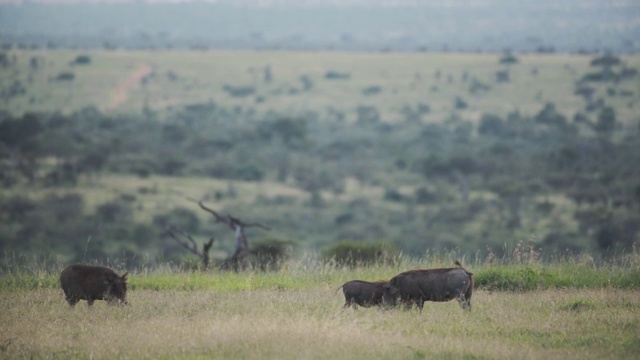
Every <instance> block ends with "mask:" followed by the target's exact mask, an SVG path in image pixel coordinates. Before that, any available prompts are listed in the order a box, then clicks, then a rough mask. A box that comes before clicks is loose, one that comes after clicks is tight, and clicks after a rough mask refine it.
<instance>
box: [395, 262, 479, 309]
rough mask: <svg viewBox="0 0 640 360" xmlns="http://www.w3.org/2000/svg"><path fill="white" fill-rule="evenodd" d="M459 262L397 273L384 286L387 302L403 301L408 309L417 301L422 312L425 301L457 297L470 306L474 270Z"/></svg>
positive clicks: (460, 301)
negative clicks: (453, 265)
mask: <svg viewBox="0 0 640 360" xmlns="http://www.w3.org/2000/svg"><path fill="white" fill-rule="evenodd" d="M456 265H457V266H458V267H455V268H444V269H418V270H410V271H406V272H403V273H401V274H398V275H396V276H394V277H393V278H392V279H391V280H389V283H388V284H387V285H385V286H384V294H383V301H384V304H385V305H387V306H397V305H398V303H400V304H402V305H404V306H405V308H407V309H410V308H411V307H413V304H415V305H416V306H417V307H418V309H420V311H421V312H422V308H423V307H424V302H425V301H449V300H453V299H456V300H458V303H459V304H460V306H461V307H462V308H463V309H464V310H471V295H472V294H473V273H471V272H469V271H467V270H466V269H464V268H463V267H462V265H460V262H458V261H456Z"/></svg>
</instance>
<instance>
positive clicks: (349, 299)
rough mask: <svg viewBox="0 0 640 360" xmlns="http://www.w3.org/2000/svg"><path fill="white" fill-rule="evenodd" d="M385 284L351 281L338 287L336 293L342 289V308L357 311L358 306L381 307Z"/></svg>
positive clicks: (382, 282)
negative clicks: (351, 307)
mask: <svg viewBox="0 0 640 360" xmlns="http://www.w3.org/2000/svg"><path fill="white" fill-rule="evenodd" d="M386 284H387V282H386V281H374V282H369V281H363V280H351V281H348V282H346V283H344V284H343V285H342V286H340V287H339V288H338V289H337V290H336V292H337V291H338V290H340V288H342V292H343V293H344V301H345V302H344V306H343V308H347V307H349V306H353V308H354V309H357V308H358V305H360V306H363V307H370V306H374V305H382V294H383V293H384V286H385V285H386Z"/></svg>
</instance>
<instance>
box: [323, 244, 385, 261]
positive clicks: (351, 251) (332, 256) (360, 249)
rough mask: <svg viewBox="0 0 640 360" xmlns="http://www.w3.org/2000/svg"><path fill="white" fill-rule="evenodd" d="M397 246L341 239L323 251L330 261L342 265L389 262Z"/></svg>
mask: <svg viewBox="0 0 640 360" xmlns="http://www.w3.org/2000/svg"><path fill="white" fill-rule="evenodd" d="M395 252H396V251H395V247H394V246H392V245H391V244H389V243H387V242H382V241H380V242H368V243H365V242H359V241H340V242H337V243H335V244H334V245H333V246H331V247H329V248H328V249H326V250H324V251H323V252H322V255H323V257H324V258H325V259H326V260H328V261H334V262H335V263H336V264H337V265H340V266H349V267H355V266H361V265H371V264H376V263H387V262H389V261H390V260H391V259H392V258H393V257H394V255H395Z"/></svg>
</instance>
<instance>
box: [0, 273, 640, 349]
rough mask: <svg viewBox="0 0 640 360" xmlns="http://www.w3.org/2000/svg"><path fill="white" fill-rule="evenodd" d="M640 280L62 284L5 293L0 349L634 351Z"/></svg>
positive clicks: (639, 324) (639, 327)
mask: <svg viewBox="0 0 640 360" xmlns="http://www.w3.org/2000/svg"><path fill="white" fill-rule="evenodd" d="M638 295H640V293H639V292H638V291H637V290H613V289H599V290H575V289H574V290H540V291H533V292H488V291H484V290H479V291H477V292H476V293H475V294H474V298H473V306H474V308H473V310H472V311H471V312H470V313H467V312H463V311H462V310H461V309H460V308H459V307H458V305H457V304H456V303H455V302H448V303H427V304H426V306H425V309H424V311H423V312H422V314H420V313H418V312H417V311H416V310H412V311H403V310H386V311H385V310H381V309H377V308H372V309H359V310H356V311H353V310H351V309H348V310H344V311H343V310H342V309H341V306H342V303H343V298H342V296H341V294H335V288H334V287H332V286H328V285H324V286H315V287H313V288H309V289H289V290H279V289H258V290H248V291H214V290H205V291H199V290H193V291H178V290H163V291H153V290H138V291H131V292H130V294H129V300H130V302H131V304H132V305H131V306H129V307H113V306H108V305H107V304H106V303H104V302H96V305H94V307H93V308H88V307H87V306H86V304H85V302H81V303H80V304H79V305H78V306H76V308H75V309H70V308H69V307H68V305H67V304H66V303H65V301H64V299H63V295H62V293H61V291H60V290H52V289H42V290H33V291H23V292H13V293H2V294H0V308H2V309H3V311H2V312H0V323H1V324H2V326H1V327H0V358H7V359H25V358H45V359H54V358H95V359H113V358H124V359H143V358H171V359H173V358H185V359H192V358H215V359H327V358H335V359H372V358H374V359H422V358H425V359H427V358H429V359H430V358H444V359H458V358H464V359H482V358H486V359H515V358H518V359H542V358H545V359H561V358H562V359H603V358H616V359H623V358H629V359H631V358H636V357H637V355H638V354H639V353H640V311H639V310H640V296H638Z"/></svg>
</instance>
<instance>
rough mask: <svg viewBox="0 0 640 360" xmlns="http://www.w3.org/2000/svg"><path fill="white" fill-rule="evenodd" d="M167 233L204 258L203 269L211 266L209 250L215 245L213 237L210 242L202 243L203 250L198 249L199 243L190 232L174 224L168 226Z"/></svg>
mask: <svg viewBox="0 0 640 360" xmlns="http://www.w3.org/2000/svg"><path fill="white" fill-rule="evenodd" d="M166 233H167V235H169V236H171V238H173V240H175V241H176V242H177V243H178V244H180V245H182V246H183V247H185V248H186V249H187V250H189V251H191V252H192V253H194V254H196V255H197V256H198V257H199V258H201V259H202V266H203V269H205V270H206V269H208V268H209V260H210V258H209V250H211V246H213V238H211V239H209V242H207V243H206V244H204V245H202V251H201V250H199V249H198V245H197V244H196V242H195V240H193V238H192V237H191V235H189V234H188V233H186V232H184V231H182V230H180V229H177V228H175V227H173V226H170V227H168V228H167V232H166ZM185 239H186V240H185Z"/></svg>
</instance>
